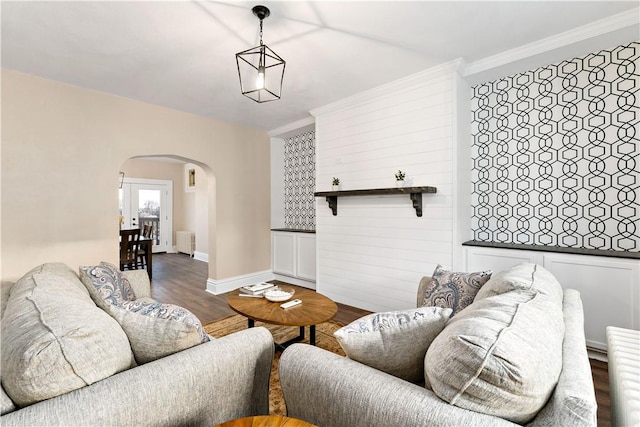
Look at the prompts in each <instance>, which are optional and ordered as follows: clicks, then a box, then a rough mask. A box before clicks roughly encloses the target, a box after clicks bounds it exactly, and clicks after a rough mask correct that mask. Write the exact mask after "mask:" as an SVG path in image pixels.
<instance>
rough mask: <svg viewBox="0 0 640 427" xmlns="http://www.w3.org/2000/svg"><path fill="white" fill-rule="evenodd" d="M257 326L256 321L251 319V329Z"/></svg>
mask: <svg viewBox="0 0 640 427" xmlns="http://www.w3.org/2000/svg"><path fill="white" fill-rule="evenodd" d="M255 325H256V321H255V320H253V319H249V327H250V328H253V327H254V326H255Z"/></svg>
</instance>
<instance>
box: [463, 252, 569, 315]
mask: <svg viewBox="0 0 640 427" xmlns="http://www.w3.org/2000/svg"><path fill="white" fill-rule="evenodd" d="M515 289H525V290H533V291H535V292H540V293H542V294H543V295H546V296H548V297H549V298H551V300H552V301H555V302H556V304H557V305H558V307H562V301H563V298H564V293H563V291H562V286H561V285H560V283H559V282H558V280H557V279H556V278H555V276H554V275H553V274H551V272H550V271H549V270H547V269H546V268H544V267H542V266H541V265H538V264H532V263H523V264H518V265H516V266H513V267H511V268H509V269H507V270H503V271H500V272H498V273H496V274H494V275H493V276H491V278H490V279H489V281H488V282H487V283H486V284H485V285H484V286H482V288H480V290H479V291H478V294H477V295H476V298H475V299H476V300H480V299H483V298H487V297H490V296H493V295H500V294H504V293H506V292H510V291H513V290H515Z"/></svg>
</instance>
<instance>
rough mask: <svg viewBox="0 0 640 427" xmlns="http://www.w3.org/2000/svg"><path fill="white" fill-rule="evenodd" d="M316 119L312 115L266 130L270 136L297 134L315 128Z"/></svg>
mask: <svg viewBox="0 0 640 427" xmlns="http://www.w3.org/2000/svg"><path fill="white" fill-rule="evenodd" d="M315 124H316V120H315V118H313V117H305V118H304V119H302V120H298V121H297V122H293V123H289V124H287V125H284V126H280V127H279V128H276V129H273V130H270V131H269V132H267V135H269V136H270V137H271V138H289V137H290V136H294V135H298V134H300V133H301V132H305V131H307V130H313V129H315Z"/></svg>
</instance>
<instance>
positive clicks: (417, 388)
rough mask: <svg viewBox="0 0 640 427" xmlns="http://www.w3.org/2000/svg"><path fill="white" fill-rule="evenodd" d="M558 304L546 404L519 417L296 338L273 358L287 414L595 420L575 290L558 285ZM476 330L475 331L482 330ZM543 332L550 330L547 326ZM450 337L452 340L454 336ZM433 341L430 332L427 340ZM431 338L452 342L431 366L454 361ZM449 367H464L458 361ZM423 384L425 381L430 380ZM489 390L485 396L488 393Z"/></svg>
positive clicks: (337, 422)
mask: <svg viewBox="0 0 640 427" xmlns="http://www.w3.org/2000/svg"><path fill="white" fill-rule="evenodd" d="M428 280H429V279H428V278H427V279H426V280H423V283H422V285H424V282H425V281H426V282H428ZM491 283H492V282H491V281H490V282H488V283H487V285H485V286H492V285H491ZM488 292H489V290H487V292H485V294H486V295H485V297H486V296H489V295H490V294H489V293H488ZM521 293H524V294H527V295H533V296H534V297H535V298H537V297H536V296H535V293H532V292H531V291H530V290H524V291H521ZM420 295H422V294H420ZM476 298H478V297H476ZM489 299H490V298H489ZM418 301H419V302H420V301H421V299H420V298H419V299H418ZM482 304H483V303H482V302H479V301H477V300H476V301H474V302H473V304H471V305H470V306H468V307H467V308H465V309H464V310H462V311H461V312H460V313H459V314H456V315H455V316H454V317H453V318H452V319H451V321H450V322H449V324H448V325H447V326H446V327H445V328H444V330H443V331H442V332H441V333H440V336H442V335H444V334H445V331H447V329H448V328H450V327H456V326H455V325H454V322H453V319H455V318H456V317H458V316H460V317H461V318H463V320H464V315H463V313H465V312H466V313H465V315H466V316H467V320H468V319H469V318H471V319H472V318H473V314H472V313H473V312H474V311H473V310H474V306H480V305H482ZM485 304H486V303H485ZM467 310H469V311H467ZM558 310H560V319H561V323H563V324H564V326H561V328H560V340H559V341H558V342H559V344H558V346H559V347H560V351H559V356H558V357H559V360H560V362H559V364H560V363H561V366H560V365H559V372H558V374H557V375H558V376H557V385H556V386H555V388H551V390H550V393H551V394H550V396H549V397H548V400H546V404H545V403H544V402H545V401H542V405H543V407H542V408H541V409H540V410H539V411H537V412H536V413H535V414H533V418H532V419H529V420H527V421H525V422H523V423H516V422H512V421H508V420H507V419H504V418H501V417H499V416H496V415H492V414H490V413H489V412H490V411H485V412H481V411H476V410H469V409H465V408H463V407H459V405H456V404H450V403H448V401H446V400H444V399H443V398H441V397H440V396H439V395H438V394H436V393H435V392H434V391H432V390H430V389H427V388H425V386H424V384H414V383H411V382H408V381H405V380H402V379H400V378H397V377H395V376H391V375H389V374H387V373H385V372H381V371H379V370H377V369H374V368H372V367H369V366H366V365H364V364H362V363H359V362H356V361H354V360H351V359H349V358H346V357H341V356H338V355H336V354H333V353H330V352H327V351H325V350H322V349H320V348H317V347H311V346H308V345H300V344H296V345H293V346H291V347H289V348H288V349H287V350H285V352H284V353H283V354H282V356H281V359H280V365H279V375H280V381H281V385H282V391H283V394H284V398H285V402H286V406H287V411H288V415H289V416H292V417H296V418H300V419H304V420H306V421H309V422H312V423H314V424H316V425H320V426H323V427H331V426H336V427H340V426H351V427H358V426H361V427H369V426H474V427H476V426H487V427H489V426H491V427H494V426H514V425H519V424H528V425H531V426H563V427H567V426H596V424H597V423H596V410H597V405H596V401H595V392H594V387H593V381H592V377H591V369H590V364H589V360H588V356H587V350H586V343H585V336H584V326H583V310H582V302H581V299H580V295H579V293H578V292H577V291H575V290H571V289H567V290H564V292H562V291H561V296H560V304H559V308H558ZM476 313H477V311H476ZM550 316H551V315H550ZM472 321H473V320H472ZM528 327H529V328H530V329H529V331H531V332H532V333H531V337H532V339H535V338H536V337H539V336H542V337H544V335H545V334H546V331H544V330H542V331H537V330H536V328H538V329H540V327H539V326H537V323H536V324H529V326H528ZM479 334H480V335H481V334H482V332H479ZM549 334H552V332H551V331H549ZM525 335H526V334H525ZM440 336H439V337H440ZM439 337H437V338H436V340H437V339H438V338H439ZM454 341H457V342H458V343H459V342H460V341H461V340H459V339H458V340H454ZM462 341H465V340H464V339H463V340H462ZM435 343H436V341H435V340H434V341H433V343H432V344H431V347H433V346H434V345H435ZM438 345H439V347H440V351H441V350H442V348H446V346H447V345H451V346H452V347H451V349H452V350H451V351H450V353H449V356H450V359H449V360H446V359H447V357H440V359H445V360H444V361H443V364H442V365H440V366H439V367H438V369H441V367H445V368H446V366H447V364H453V365H454V366H461V365H455V363H456V361H455V360H454V359H456V358H457V356H458V355H459V354H460V353H462V352H463V351H460V350H459V349H456V350H455V351H454V350H453V348H454V346H455V345H457V344H456V343H454V342H452V341H451V340H450V341H449V342H440V343H438ZM534 346H535V343H534ZM431 347H430V348H429V350H428V351H427V356H426V357H425V361H426V360H429V352H430V351H431V350H432V348H431ZM541 351H544V350H541ZM441 356H442V354H441ZM445 356H446V353H445ZM543 362H544V360H543ZM427 368H428V366H427V362H425V372H426V371H427V370H428V369H427ZM455 369H458V370H464V367H461V368H458V367H456V368H455ZM474 369H475V368H474ZM431 384H432V385H433V380H432V381H431ZM554 384H555V383H554ZM552 387H553V386H552ZM497 394H499V393H496V395H497ZM491 397H492V396H489V399H491ZM503 406H505V405H504V404H503ZM502 409H504V408H498V412H499V411H500V410H502Z"/></svg>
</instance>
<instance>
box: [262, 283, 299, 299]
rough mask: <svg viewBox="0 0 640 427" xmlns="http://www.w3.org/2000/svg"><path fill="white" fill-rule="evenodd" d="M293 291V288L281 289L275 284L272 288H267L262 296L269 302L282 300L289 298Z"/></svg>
mask: <svg viewBox="0 0 640 427" xmlns="http://www.w3.org/2000/svg"><path fill="white" fill-rule="evenodd" d="M295 293H296V291H295V289H291V288H289V289H282V288H279V287H277V286H276V287H274V288H271V289H268V290H267V291H266V292H265V293H264V297H265V298H266V299H267V300H269V301H271V302H284V301H288V300H289V299H291V297H292V296H293V294H295Z"/></svg>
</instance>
